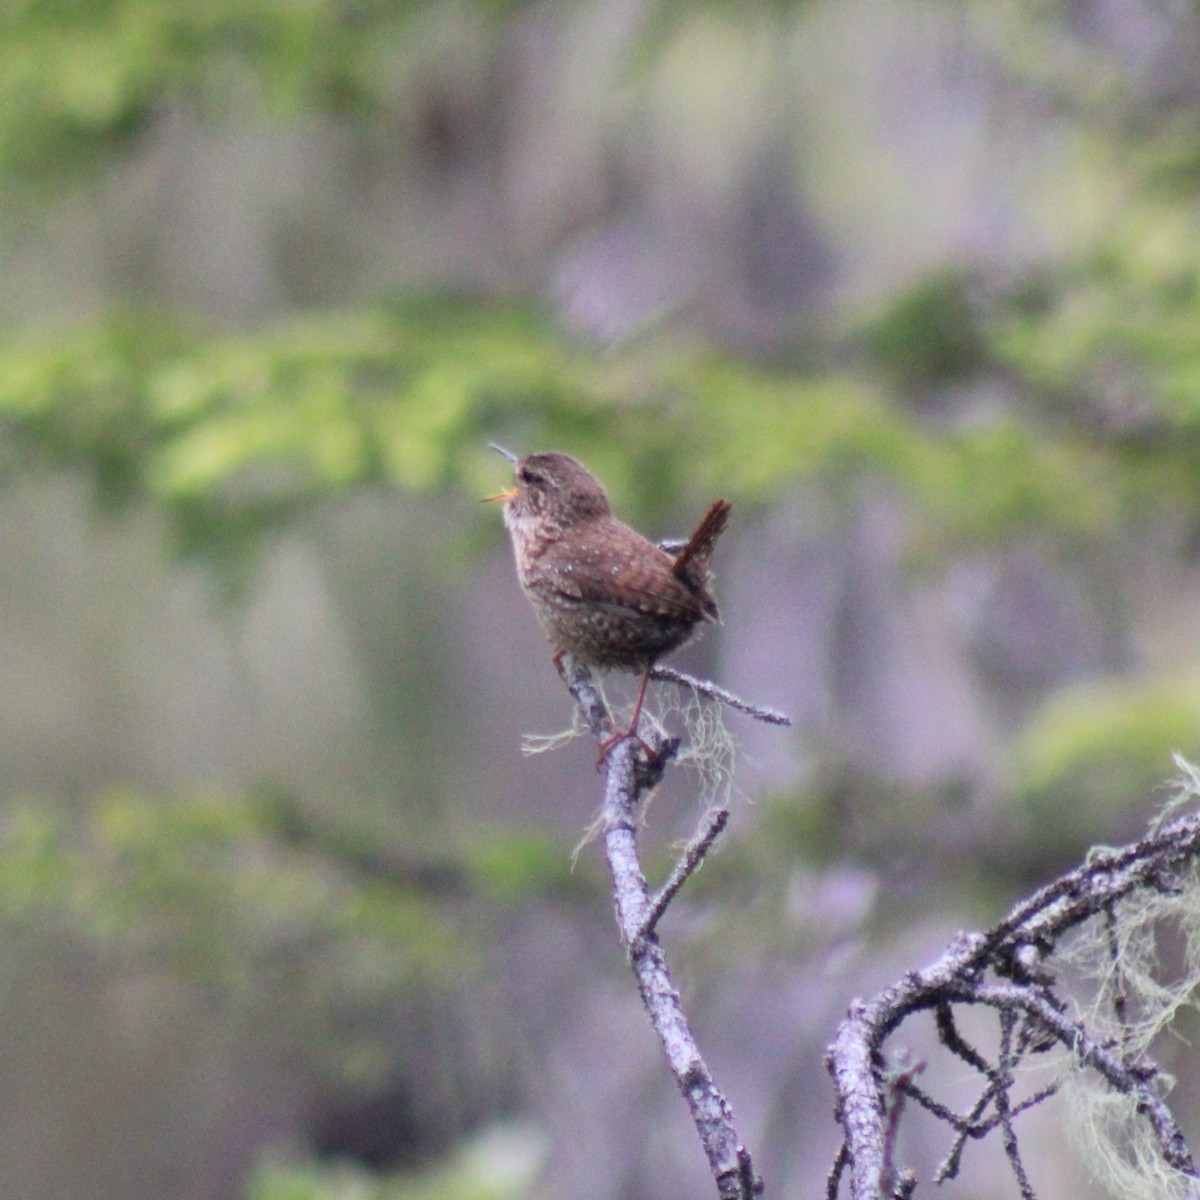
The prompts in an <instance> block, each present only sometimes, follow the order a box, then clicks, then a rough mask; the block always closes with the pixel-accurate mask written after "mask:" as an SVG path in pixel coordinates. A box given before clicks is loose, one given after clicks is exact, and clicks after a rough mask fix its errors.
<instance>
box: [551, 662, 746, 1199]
mask: <svg viewBox="0 0 1200 1200" xmlns="http://www.w3.org/2000/svg"><path fill="white" fill-rule="evenodd" d="M561 670H562V675H563V679H564V680H565V681H566V683H567V686H568V688H570V691H571V694H572V695H573V696H574V697H575V700H576V702H577V703H578V705H579V710H580V713H581V714H582V716H583V720H584V722H585V723H586V724H587V726H588V728H589V729H590V730H591V732H592V734H593V735H594V736H595V737H596V738H597V739H598V740H600V741H603V740H604V739H605V738H606V737H607V736H608V732H609V730H610V729H611V727H612V722H611V719H610V718H609V715H608V711H607V709H606V707H605V705H604V702H603V700H601V698H600V695H599V693H598V692H597V690H596V688H595V686H594V685H593V683H592V679H591V674H590V673H589V672H588V670H587V668H586V667H584V666H583V665H582V664H581V663H578V662H576V661H575V660H574V659H573V658H572V657H571V656H570V655H565V656H564V657H563V659H562V663H561ZM677 745H678V743H674V744H672V743H667V744H665V745H663V746H658V747H657V748H652V749H654V752H653V753H652V754H651V756H650V758H649V760H647V759H646V757H645V755H644V754H643V753H642V751H641V743H640V742H639V740H638V739H636V738H627V739H625V740H624V741H622V742H619V743H618V744H617V745H616V746H614V747H613V749H612V750H611V751H610V752H609V754H608V756H607V758H606V760H605V762H606V770H607V779H606V781H605V788H604V807H603V812H602V816H601V828H602V837H603V841H604V854H605V858H606V860H607V862H608V870H609V874H610V876H611V878H612V884H613V900H614V902H615V905H616V914H617V924H618V926H619V927H620V930H621V936H622V938H623V939H624V942H625V946H626V949H627V951H628V953H629V962H630V965H631V967H632V968H633V973H634V977H635V978H636V980H637V985H638V991H639V993H640V994H641V997H642V1004H643V1005H644V1007H645V1009H646V1012H647V1014H648V1015H649V1017H650V1022H651V1024H652V1025H653V1026H654V1031H655V1033H657V1034H658V1039H659V1041H660V1043H661V1044H662V1048H663V1052H664V1053H665V1054H666V1057H667V1063H668V1064H669V1066H670V1069H671V1073H672V1074H673V1075H674V1076H675V1080H676V1082H677V1083H678V1085H679V1089H680V1091H681V1092H682V1093H683V1096H684V1099H685V1100H686V1101H687V1105H688V1109H689V1110H690V1112H691V1115H692V1121H693V1122H694V1124H695V1126H696V1131H697V1133H698V1134H699V1136H700V1143H701V1145H702V1146H703V1148H704V1153H705V1155H706V1156H707V1158H708V1162H709V1168H710V1169H711V1171H712V1174H713V1178H714V1179H715V1180H716V1184H717V1196H718V1200H754V1198H755V1197H758V1196H761V1195H762V1190H763V1186H762V1181H761V1179H759V1178H758V1177H757V1175H756V1174H755V1172H754V1167H753V1164H752V1162H751V1158H750V1154H749V1152H748V1151H747V1150H746V1148H745V1146H743V1145H742V1144H741V1142H740V1141H739V1140H738V1136H737V1132H736V1130H735V1129H734V1126H733V1114H732V1113H731V1112H730V1109H729V1105H728V1104H727V1103H726V1101H725V1097H724V1095H723V1094H722V1093H721V1090H720V1089H719V1088H718V1087H717V1084H716V1082H715V1081H714V1079H713V1077H712V1074H711V1072H710V1071H709V1069H708V1067H707V1065H706V1064H705V1062H704V1059H703V1058H702V1057H701V1056H700V1050H699V1047H698V1046H697V1045H696V1040H695V1038H694V1037H693V1035H692V1031H691V1028H690V1026H689V1025H688V1021H687V1017H686V1015H685V1013H684V1011H683V1004H682V1002H681V1000H680V998H679V992H678V991H677V989H676V988H675V985H674V983H673V982H672V980H671V974H670V971H669V970H668V968H667V960H666V955H665V954H664V953H663V949H662V946H661V945H660V943H659V940H658V935H657V933H656V932H655V925H656V923H657V921H658V918H659V917H660V916H661V914H662V911H664V910H665V909H666V906H667V904H669V903H670V899H671V897H672V896H673V895H674V894H675V892H677V891H678V889H679V887H681V886H682V885H683V883H684V881H685V880H686V879H687V877H688V875H690V874H691V873H692V871H694V870H695V867H696V866H698V865H699V863H700V862H701V861H702V860H703V857H704V854H705V853H707V850H708V848H709V847H710V846H711V845H712V843H713V841H714V840H715V839H716V837H717V836H718V835H719V834H720V831H721V828H723V826H724V821H723V820H722V821H713V822H712V823H711V824H710V826H709V829H708V830H706V831H705V833H704V834H702V835H701V837H700V838H699V840H698V841H697V842H695V843H693V847H694V854H693V857H694V858H695V864H694V865H692V866H690V867H688V866H687V865H686V861H687V858H688V856H687V855H685V863H684V865H682V866H681V867H677V868H676V871H675V872H674V873H673V874H672V877H671V880H669V881H668V884H667V886H666V887H664V889H663V892H661V893H660V894H659V897H658V898H657V899H656V900H655V901H653V902H652V901H651V899H650V891H649V888H648V886H647V884H646V876H645V874H644V872H643V871H642V866H641V862H640V860H639V857H638V848H637V834H638V827H639V811H638V810H639V807H640V805H641V801H642V797H643V796H644V795H645V794H646V793H647V792H648V791H649V790H650V789H651V788H653V787H654V786H656V785H657V783H658V782H659V780H660V779H661V778H662V774H663V771H664V770H665V769H666V765H667V762H668V760H669V758H670V757H671V755H672V753H673V750H674V748H675V746H677ZM676 875H679V880H678V883H675V885H674V887H673V888H672V881H673V880H674V879H675V877H676ZM668 888H671V891H670V894H669V895H665V893H667V890H668ZM664 897H665V898H664Z"/></svg>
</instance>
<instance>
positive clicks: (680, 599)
mask: <svg viewBox="0 0 1200 1200" xmlns="http://www.w3.org/2000/svg"><path fill="white" fill-rule="evenodd" d="M492 449H493V450H497V451H499V453H501V454H503V455H504V457H505V458H507V459H508V460H509V462H511V463H512V464H513V471H514V472H515V474H516V479H517V482H516V486H515V487H514V488H512V489H510V490H509V491H506V492H501V493H500V494H499V495H498V496H490V497H489V499H491V500H503V501H504V524H505V526H506V527H507V528H508V532H509V534H510V536H511V537H512V543H513V552H514V555H515V557H516V561H517V576H518V578H519V579H520V581H521V588H522V589H523V591H524V592H525V594H526V595H527V596H528V597H529V600H530V603H532V605H533V610H534V612H535V613H536V614H537V618H538V621H539V622H540V623H541V625H542V628H543V629H544V630H545V631H546V633H547V635H548V636H549V638H550V641H551V642H552V643H553V645H554V648H555V656H554V660H555V663H556V665H558V664H560V663H561V659H562V656H563V654H571V655H573V656H574V657H576V658H578V659H579V660H580V661H581V662H583V663H585V664H586V665H588V666H592V667H600V668H617V669H620V670H626V671H641V672H643V674H642V685H641V689H640V690H639V692H638V698H637V704H636V706H635V707H634V711H633V719H632V721H631V722H630V726H629V729H628V730H626V731H624V732H622V733H620V734H617V735H616V736H615V737H613V738H610V739H609V740H608V741H607V742H606V743H605V744H604V747H603V748H602V751H601V754H602V756H603V754H604V753H605V752H606V751H607V750H608V748H609V747H610V746H611V745H613V744H614V743H615V742H617V741H620V740H622V739H623V738H626V737H636V736H637V725H638V718H639V717H640V716H641V711H642V701H643V700H644V699H645V696H646V684H647V683H648V682H649V679H650V669H651V668H652V667H653V666H654V664H655V663H656V662H657V661H658V660H659V658H661V657H662V656H663V655H664V654H667V653H669V652H670V651H672V650H674V649H676V648H677V647H679V646H682V645H683V644H684V642H686V641H687V640H688V639H689V638H690V637H691V636H692V635H693V634H694V633H695V632H696V629H697V626H700V625H702V624H703V623H704V622H707V621H713V622H715V621H717V620H719V619H720V613H719V612H718V610H717V602H716V600H715V599H713V595H712V592H711V591H710V590H709V583H710V580H709V564H710V562H711V561H712V552H713V545H714V544H715V542H716V540H717V538H718V537H719V536H720V534H721V531H722V530H723V529H724V528H725V525H726V523H727V521H728V520H729V511H730V508H731V507H732V506H731V505H730V504H729V503H728V502H727V501H725V500H717V501H715V502H714V503H713V505H712V507H711V508H710V509H709V510H708V513H707V515H706V516H705V517H704V520H703V521H701V522H700V524H699V526H698V527H697V529H696V532H695V533H693V534H692V536H691V538H690V539H689V540H688V541H687V543H686V544H685V545H684V547H683V549H682V550H680V551H679V553H678V554H669V553H667V551H665V550H663V549H661V548H660V547H658V546H656V545H655V544H654V543H653V542H651V541H650V540H649V539H647V538H644V537H642V535H641V534H640V533H637V532H636V531H635V530H633V529H631V528H630V527H629V526H628V525H626V524H624V523H623V522H621V521H618V520H617V518H616V517H614V516H613V515H612V510H611V509H610V508H609V506H608V496H607V495H606V494H605V491H604V488H603V486H602V485H601V484H600V482H599V481H598V480H597V479H596V478H595V477H594V476H593V475H591V474H590V473H589V472H588V471H587V470H586V469H585V468H584V467H583V466H582V465H581V464H580V463H578V462H577V461H576V460H575V459H573V458H571V457H570V455H567V454H559V453H557V452H556V451H548V452H546V453H544V454H530V455H528V456H527V457H525V458H519V457H518V456H517V455H515V454H512V453H510V452H509V451H508V450H505V449H503V448H502V447H500V446H495V445H494V446H493V447H492Z"/></svg>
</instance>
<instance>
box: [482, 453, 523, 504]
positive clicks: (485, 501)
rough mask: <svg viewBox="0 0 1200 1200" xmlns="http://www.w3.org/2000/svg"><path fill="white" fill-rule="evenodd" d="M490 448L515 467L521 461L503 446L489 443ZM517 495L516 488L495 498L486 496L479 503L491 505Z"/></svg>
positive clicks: (497, 494)
mask: <svg viewBox="0 0 1200 1200" xmlns="http://www.w3.org/2000/svg"><path fill="white" fill-rule="evenodd" d="M488 448H489V449H491V450H495V452H496V453H497V454H503V455H504V457H505V458H507V459H508V461H509V462H510V463H512V465H513V466H514V467H515V466H516V465H517V463H518V462H519V461H520V459H519V458H518V457H517V455H515V454H514V453H513V452H512V451H511V450H505V448H504V447H503V446H497V445H496V443H495V442H488ZM516 494H517V489H516V488H515V487H513V488H509V489H508V490H507V491H505V492H497V493H496V494H495V495H494V496H484V497H483V499H482V500H480V501H479V503H480V504H491V503H492V501H493V500H511V499H512V498H513V497H514V496H515V495H516Z"/></svg>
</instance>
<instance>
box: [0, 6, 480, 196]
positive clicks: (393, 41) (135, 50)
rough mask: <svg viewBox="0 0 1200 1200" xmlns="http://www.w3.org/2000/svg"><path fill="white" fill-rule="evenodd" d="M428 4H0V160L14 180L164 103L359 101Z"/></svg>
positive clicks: (359, 106) (107, 139) (91, 158)
mask: <svg viewBox="0 0 1200 1200" xmlns="http://www.w3.org/2000/svg"><path fill="white" fill-rule="evenodd" d="M428 7H429V5H428V4H427V3H422V2H421V0H407V2H399V3H396V2H393V3H382V2H380V0H356V2H355V3H352V4H340V3H335V2H334V0H259V2H258V3H255V4H251V5H247V4H243V3H237V2H235V0H211V2H209V3H197V2H196V0H96V2H95V3H86V2H72V0H12V3H9V4H6V5H5V8H4V12H3V15H0V167H3V168H4V169H5V171H6V172H12V171H15V172H17V173H18V174H19V175H21V176H24V177H25V178H27V179H30V178H32V179H37V178H40V177H45V176H47V175H51V176H52V175H54V174H57V173H61V172H63V171H69V170H78V169H79V167H80V166H82V165H85V164H87V163H89V162H99V161H103V159H104V158H105V157H106V156H109V155H111V154H112V153H113V151H114V150H119V149H120V148H121V147H122V146H125V145H128V144H129V143H130V142H131V141H132V140H133V139H134V138H136V137H137V136H138V135H139V134H140V133H142V132H143V131H144V129H145V128H146V126H147V125H148V124H149V123H150V122H151V121H152V120H153V119H154V118H155V117H157V116H158V115H160V114H161V113H163V112H165V111H167V110H168V109H169V108H170V107H172V106H183V107H187V108H191V109H193V110H197V111H200V112H203V113H205V114H207V115H208V116H209V117H210V118H214V119H216V120H218V121H219V120H221V119H224V118H227V117H231V116H233V115H235V114H236V116H237V117H238V119H239V120H242V121H245V120H246V119H247V118H249V119H251V120H253V119H255V118H256V117H270V116H280V115H295V114H297V113H303V112H346V111H354V110H356V111H360V112H361V111H365V110H369V109H371V108H372V107H375V106H378V105H379V104H380V103H381V102H382V100H383V99H384V97H385V96H386V95H387V93H388V90H389V87H390V84H391V80H392V76H393V73H394V63H395V60H396V58H397V57H398V56H399V55H401V53H402V51H403V48H404V38H405V35H406V33H407V32H408V31H409V28H410V25H411V22H412V19H413V17H414V15H416V14H418V13H420V12H422V11H423V10H425V9H427V8H428ZM464 7H466V6H464ZM478 7H479V9H480V10H481V11H486V10H487V9H489V8H494V7H495V5H494V4H481V5H479V6H478Z"/></svg>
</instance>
